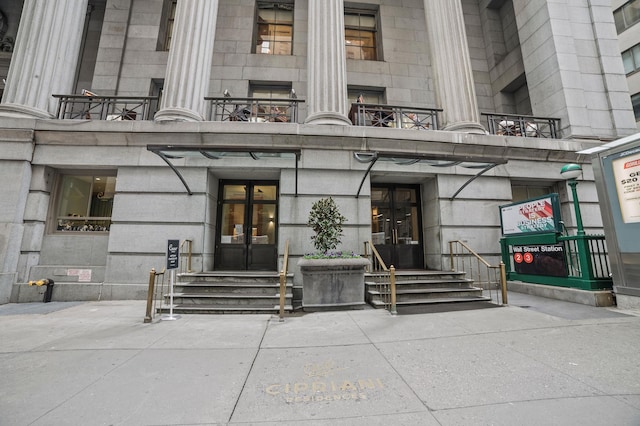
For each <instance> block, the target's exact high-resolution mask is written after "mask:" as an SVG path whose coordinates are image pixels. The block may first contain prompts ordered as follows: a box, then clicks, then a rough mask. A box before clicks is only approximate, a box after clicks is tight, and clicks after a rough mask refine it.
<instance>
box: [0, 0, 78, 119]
mask: <svg viewBox="0 0 640 426" xmlns="http://www.w3.org/2000/svg"><path fill="white" fill-rule="evenodd" d="M87 2H88V0H58V1H41V0H25V2H24V6H23V9H22V17H21V19H20V26H19V28H18V34H17V37H16V45H15V49H14V51H13V56H12V58H11V65H10V67H9V73H8V75H7V83H6V86H5V90H4V94H3V96H2V103H1V104H0V115H4V116H11V117H28V118H52V117H53V115H54V113H55V111H56V108H57V105H58V101H57V100H56V99H55V98H53V97H52V96H51V95H52V94H70V93H71V92H72V90H73V83H74V78H75V72H76V67H77V64H78V56H79V52H80V42H81V39H82V33H83V26H84V21H85V17H86V14H87Z"/></svg>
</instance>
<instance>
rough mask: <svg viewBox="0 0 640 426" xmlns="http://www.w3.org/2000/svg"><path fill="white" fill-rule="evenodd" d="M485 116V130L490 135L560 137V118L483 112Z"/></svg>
mask: <svg viewBox="0 0 640 426" xmlns="http://www.w3.org/2000/svg"><path fill="white" fill-rule="evenodd" d="M482 115H484V116H485V117H487V131H488V132H489V133H490V134H492V135H502V136H520V137H529V138H551V139H559V138H560V119H559V118H552V117H535V116H532V115H520V114H498V113H492V112H483V113H482Z"/></svg>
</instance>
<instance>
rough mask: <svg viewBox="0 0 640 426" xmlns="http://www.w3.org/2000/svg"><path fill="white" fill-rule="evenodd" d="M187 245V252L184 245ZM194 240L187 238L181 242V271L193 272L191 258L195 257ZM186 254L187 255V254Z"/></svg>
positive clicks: (182, 272)
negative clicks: (193, 250)
mask: <svg viewBox="0 0 640 426" xmlns="http://www.w3.org/2000/svg"><path fill="white" fill-rule="evenodd" d="M185 246H187V249H186V253H185V249H184V247H185ZM192 247H193V241H192V240H189V239H186V240H184V241H182V243H181V244H180V273H181V274H184V273H191V272H193V269H191V259H192V257H193V252H192ZM185 254H186V256H185ZM185 258H186V261H185Z"/></svg>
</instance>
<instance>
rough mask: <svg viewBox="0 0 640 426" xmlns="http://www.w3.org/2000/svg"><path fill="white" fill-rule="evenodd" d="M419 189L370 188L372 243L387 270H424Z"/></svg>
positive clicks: (412, 187) (396, 187) (388, 186)
mask: <svg viewBox="0 0 640 426" xmlns="http://www.w3.org/2000/svg"><path fill="white" fill-rule="evenodd" d="M421 217H422V212H421V210H420V200H419V187H417V186H399V185H384V186H382V185H376V186H372V188H371V230H372V234H371V239H372V242H373V244H374V246H375V247H376V250H378V252H379V253H380V256H382V260H384V262H385V264H386V265H387V266H391V265H393V266H395V267H396V269H423V268H424V254H423V245H422V224H421Z"/></svg>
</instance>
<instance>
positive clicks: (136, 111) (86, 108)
mask: <svg viewBox="0 0 640 426" xmlns="http://www.w3.org/2000/svg"><path fill="white" fill-rule="evenodd" d="M86 93H90V92H86ZM53 97H54V98H57V99H58V111H57V113H56V118H58V119H59V120H107V121H121V120H150V119H152V118H153V117H152V116H151V111H152V108H154V110H155V107H157V105H158V97H157V96H99V95H94V94H89V95H86V94H85V95H53Z"/></svg>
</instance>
